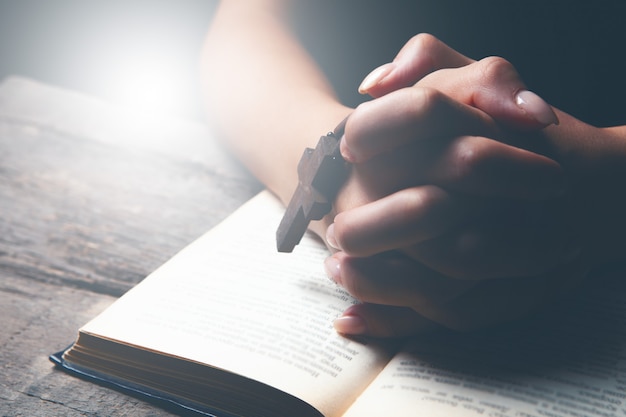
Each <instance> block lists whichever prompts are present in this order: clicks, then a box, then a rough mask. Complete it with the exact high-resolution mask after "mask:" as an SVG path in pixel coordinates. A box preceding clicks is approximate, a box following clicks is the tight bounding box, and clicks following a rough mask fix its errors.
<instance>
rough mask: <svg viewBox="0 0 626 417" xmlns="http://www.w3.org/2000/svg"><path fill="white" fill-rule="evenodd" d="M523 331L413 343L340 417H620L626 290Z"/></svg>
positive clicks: (600, 294)
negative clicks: (391, 416) (418, 416)
mask: <svg viewBox="0 0 626 417" xmlns="http://www.w3.org/2000/svg"><path fill="white" fill-rule="evenodd" d="M590 284H591V285H590V286H589V287H586V288H584V289H583V291H581V293H580V295H581V298H572V299H571V300H568V301H567V302H562V303H558V304H556V305H554V306H552V307H551V308H550V311H548V312H546V314H542V315H541V316H539V317H536V318H534V319H533V320H529V321H528V322H525V323H524V324H523V325H519V326H515V327H511V328H508V329H503V330H501V331H498V332H492V333H486V334H481V335H472V336H462V335H452V334H449V335H444V336H437V337H431V338H429V337H422V338H421V339H416V340H414V341H412V343H411V344H410V345H409V346H408V347H407V348H406V349H403V352H402V353H401V354H398V355H397V356H396V357H395V358H394V359H393V360H392V361H391V362H390V364H389V365H388V366H387V368H386V369H385V370H384V371H383V372H382V373H381V375H380V376H379V377H378V378H377V379H376V381H375V382H374V383H373V384H372V386H371V387H370V388H368V390H367V391H366V394H365V395H363V396H362V397H361V398H359V400H357V403H356V404H355V405H354V407H353V408H352V409H351V410H350V411H349V412H348V413H347V414H346V416H345V417H356V416H359V417H368V416H380V415H394V416H397V417H404V416H407V417H408V416H415V415H427V416H429V417H431V416H447V417H450V416H464V417H465V416H467V417H471V416H497V417H542V416H543V417H582V416H598V417H612V416H626V326H625V324H626V303H625V300H626V280H624V279H622V278H621V277H613V278H608V279H604V280H592V281H591V282H590Z"/></svg>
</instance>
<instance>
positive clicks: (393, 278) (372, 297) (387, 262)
mask: <svg viewBox="0 0 626 417" xmlns="http://www.w3.org/2000/svg"><path fill="white" fill-rule="evenodd" d="M325 268H326V273H327V274H328V276H329V278H330V279H332V280H333V281H334V282H336V283H337V284H338V285H340V286H342V287H343V288H345V289H346V291H348V292H349V293H350V294H351V295H352V296H353V297H355V298H357V299H358V300H360V301H362V302H366V303H372V304H384V305H392V306H397V307H412V308H414V310H415V311H417V312H418V313H419V314H421V315H426V316H427V315H433V314H435V313H434V312H435V311H436V310H437V309H438V308H439V307H438V306H439V305H443V304H446V303H449V302H450V300H452V299H454V298H455V297H458V296H459V294H462V293H463V292H465V291H467V290H468V289H469V288H471V287H472V286H474V285H476V282H474V281H467V280H466V281H463V280H454V279H450V278H447V277H444V276H442V275H441V274H438V273H436V272H434V271H432V270H430V269H429V268H427V267H425V266H423V265H421V264H420V263H418V262H416V261H415V260H413V259H410V258H408V257H406V256H405V255H403V254H401V253H399V252H388V253H385V254H380V255H377V256H371V257H367V258H354V257H350V256H348V255H346V254H345V253H343V252H338V253H335V254H334V255H332V256H331V257H329V258H328V259H326V262H325Z"/></svg>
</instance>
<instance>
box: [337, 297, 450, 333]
mask: <svg viewBox="0 0 626 417" xmlns="http://www.w3.org/2000/svg"><path fill="white" fill-rule="evenodd" d="M333 325H334V327H335V330H337V331H338V332H339V333H342V334H346V335H364V336H370V337H382V338H398V337H406V336H411V335H415V334H423V333H427V332H431V331H434V330H436V329H438V328H439V326H438V325H437V324H436V323H434V322H432V321H431V320H428V319H427V318H425V317H423V316H421V315H419V314H418V313H417V312H416V311H414V310H412V309H410V308H408V307H394V306H386V305H379V304H369V303H365V304H356V305H353V306H350V307H349V308H348V309H347V310H346V311H345V312H344V313H343V314H342V315H341V316H340V317H338V318H337V319H335V321H334V322H333Z"/></svg>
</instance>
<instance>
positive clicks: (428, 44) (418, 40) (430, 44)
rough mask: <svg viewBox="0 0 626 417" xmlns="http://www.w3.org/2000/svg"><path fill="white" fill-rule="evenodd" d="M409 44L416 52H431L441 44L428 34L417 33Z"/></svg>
mask: <svg viewBox="0 0 626 417" xmlns="http://www.w3.org/2000/svg"><path fill="white" fill-rule="evenodd" d="M409 42H410V43H412V44H413V45H414V46H415V48H416V52H417V51H419V52H428V51H432V50H433V49H436V48H438V47H439V45H440V43H441V42H440V41H439V39H437V38H436V37H435V36H433V35H431V34H430V33H419V34H417V35H415V36H413V37H412V38H411V39H410V41H409Z"/></svg>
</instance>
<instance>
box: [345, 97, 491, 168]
mask: <svg viewBox="0 0 626 417" xmlns="http://www.w3.org/2000/svg"><path fill="white" fill-rule="evenodd" d="M499 132H500V129H499V128H498V126H497V125H496V123H495V122H494V120H493V119H492V118H491V117H489V116H487V115H486V114H485V113H484V112H482V111H480V110H478V109H475V108H473V107H470V106H468V105H465V104H462V103H460V102H458V101H455V100H453V99H451V98H450V97H448V96H446V95H445V94H443V93H442V92H440V91H439V90H436V89H433V88H416V87H411V88H404V89H401V90H398V91H394V92H393V93H390V94H387V95H385V96H384V97H381V98H379V99H376V100H372V101H369V102H366V103H363V104H361V105H359V106H358V107H357V108H356V109H355V110H354V112H353V113H352V114H351V115H350V117H349V118H348V120H347V122H346V128H345V133H344V136H343V138H342V140H341V146H340V147H341V154H342V156H343V157H344V158H345V159H346V160H347V161H348V162H352V163H362V162H365V161H367V160H368V159H370V158H372V157H373V156H375V155H379V154H382V153H385V152H388V151H390V150H393V149H397V148H399V147H401V146H403V145H407V144H409V143H414V142H416V141H421V142H422V143H429V142H434V141H435V140H436V139H437V140H441V139H442V138H451V137H457V136H460V135H473V136H493V135H496V134H498V133H499Z"/></svg>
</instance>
